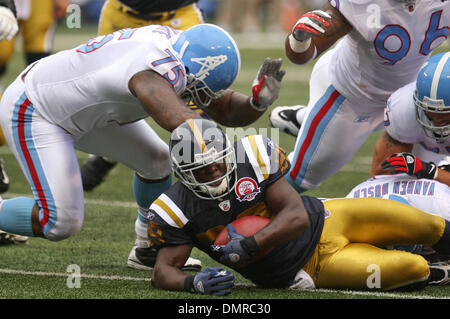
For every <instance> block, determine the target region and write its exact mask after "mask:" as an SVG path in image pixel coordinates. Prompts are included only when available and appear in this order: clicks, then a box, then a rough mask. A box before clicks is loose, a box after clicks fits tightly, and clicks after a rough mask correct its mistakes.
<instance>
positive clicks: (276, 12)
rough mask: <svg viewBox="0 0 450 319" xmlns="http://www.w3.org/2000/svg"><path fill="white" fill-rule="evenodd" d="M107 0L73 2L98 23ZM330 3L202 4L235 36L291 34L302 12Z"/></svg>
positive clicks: (202, 0) (239, 0)
mask: <svg viewBox="0 0 450 319" xmlns="http://www.w3.org/2000/svg"><path fill="white" fill-rule="evenodd" d="M104 1H105V0H71V2H72V3H76V4H78V5H80V6H81V8H82V12H83V19H84V21H85V22H87V23H95V24H96V23H97V22H98V18H99V15H100V11H101V8H102V6H103V3H104ZM325 1H326V0H199V2H198V5H199V7H200V8H201V9H202V10H203V12H204V14H205V17H206V21H207V22H210V23H216V24H218V25H220V26H222V27H224V28H225V29H227V30H229V31H232V32H233V33H238V32H239V33H253V32H279V31H288V30H290V29H291V28H292V26H293V25H294V24H295V22H296V21H297V19H298V17H299V16H300V12H302V13H303V12H307V11H310V10H312V9H316V8H320V7H321V6H322V5H323V3H324V2H325Z"/></svg>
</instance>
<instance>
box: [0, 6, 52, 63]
mask: <svg viewBox="0 0 450 319" xmlns="http://www.w3.org/2000/svg"><path fill="white" fill-rule="evenodd" d="M54 22H55V19H54V17H53V0H32V1H31V14H30V17H29V18H28V19H26V20H19V26H20V32H21V34H22V37H23V47H24V51H25V52H26V53H49V52H51V51H52V44H53V31H54ZM16 37H17V36H16ZM16 37H15V38H13V39H12V40H11V41H6V40H2V41H0V66H3V65H5V64H6V63H7V62H8V61H9V59H10V58H11V56H12V55H13V54H14V44H15V41H16Z"/></svg>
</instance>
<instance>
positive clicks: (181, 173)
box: [171, 128, 237, 200]
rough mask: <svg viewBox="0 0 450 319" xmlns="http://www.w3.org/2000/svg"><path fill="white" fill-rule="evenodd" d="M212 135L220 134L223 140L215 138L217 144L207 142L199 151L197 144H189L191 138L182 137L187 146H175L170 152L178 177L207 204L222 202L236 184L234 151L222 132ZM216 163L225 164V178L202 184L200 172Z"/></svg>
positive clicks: (220, 177) (223, 176)
mask: <svg viewBox="0 0 450 319" xmlns="http://www.w3.org/2000/svg"><path fill="white" fill-rule="evenodd" d="M212 132H213V133H214V134H216V133H217V132H220V134H221V137H220V138H217V135H214V136H216V140H212V141H211V142H209V143H208V142H206V143H205V144H206V145H203V146H202V149H199V148H197V147H196V146H198V144H197V143H191V142H190V141H188V138H190V137H189V136H183V138H182V140H184V141H185V143H183V144H182V143H179V144H178V145H180V146H178V147H177V146H176V145H175V146H173V147H172V150H171V157H172V163H173V167H174V171H175V175H176V176H177V177H178V179H179V180H180V181H181V182H182V183H183V184H184V185H185V186H186V187H187V188H188V189H189V190H191V191H192V192H193V193H194V194H195V195H196V196H197V197H199V198H202V199H208V200H210V199H221V198H223V197H224V196H226V195H228V194H229V193H231V192H232V191H233V190H234V185H235V183H236V180H237V179H236V177H237V169H236V168H237V165H236V156H235V153H234V147H233V146H232V145H231V144H230V142H229V140H228V138H227V136H226V135H225V133H223V132H222V131H221V130H220V129H219V128H216V129H213V131H212ZM215 163H217V164H224V168H225V172H224V174H223V175H221V176H219V177H214V178H213V179H211V180H206V181H205V180H199V178H198V174H199V173H200V170H203V169H205V168H207V167H208V166H209V165H213V164H215ZM222 167H223V166H222ZM203 174H205V173H203ZM203 179H204V178H203Z"/></svg>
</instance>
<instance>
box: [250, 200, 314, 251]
mask: <svg viewBox="0 0 450 319" xmlns="http://www.w3.org/2000/svg"><path fill="white" fill-rule="evenodd" d="M302 208H303V210H301V209H300V207H286V209H283V210H282V211H280V212H279V213H278V214H277V216H276V217H275V218H274V219H273V220H272V221H271V222H270V224H268V225H267V226H266V227H265V228H263V229H262V230H261V231H259V232H258V233H256V234H255V240H256V243H257V244H258V247H259V248H260V249H261V250H265V249H268V248H271V247H274V246H277V245H279V244H282V243H285V242H288V241H289V240H291V239H293V238H295V237H297V236H300V235H301V234H302V233H303V232H304V231H305V230H306V229H307V228H308V227H309V224H310V221H309V217H308V214H307V213H306V210H305V208H304V207H302Z"/></svg>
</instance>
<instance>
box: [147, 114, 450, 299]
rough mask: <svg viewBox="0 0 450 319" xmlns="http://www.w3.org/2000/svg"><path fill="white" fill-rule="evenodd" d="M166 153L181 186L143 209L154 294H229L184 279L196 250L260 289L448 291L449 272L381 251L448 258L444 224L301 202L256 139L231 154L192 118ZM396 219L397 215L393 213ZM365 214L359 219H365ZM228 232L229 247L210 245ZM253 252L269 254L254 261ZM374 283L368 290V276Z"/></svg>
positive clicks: (403, 212)
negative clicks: (247, 230) (254, 221)
mask: <svg viewBox="0 0 450 319" xmlns="http://www.w3.org/2000/svg"><path fill="white" fill-rule="evenodd" d="M170 154H171V159H172V163H173V167H174V170H175V174H176V176H178V177H179V181H178V182H177V183H176V184H174V185H173V186H172V187H171V188H170V189H168V190H167V191H166V192H165V193H164V194H162V195H161V196H159V198H158V199H157V200H156V201H154V202H153V204H152V205H151V206H150V210H149V215H148V218H149V219H150V220H151V221H150V224H149V228H148V231H149V237H150V241H151V244H152V245H153V246H156V247H160V248H159V252H158V256H157V260H156V264H155V267H154V271H153V276H152V284H153V286H155V287H157V288H162V289H169V290H185V291H192V292H196V293H200V294H215V295H226V294H229V293H230V292H231V288H232V287H233V280H234V275H233V274H232V273H231V272H230V271H227V270H224V269H222V268H220V267H215V268H206V269H204V270H203V271H201V272H200V273H198V274H197V275H195V276H193V275H188V274H186V273H184V272H183V271H182V270H181V267H182V265H183V264H184V263H185V261H186V259H187V258H188V256H189V255H190V252H191V250H192V248H193V247H197V248H199V249H200V250H202V251H204V252H205V253H207V254H208V255H209V256H210V257H212V258H213V259H214V260H216V261H217V262H220V263H222V264H225V265H227V266H229V267H231V268H233V269H234V270H235V271H237V272H239V273H240V274H241V275H243V276H244V277H245V278H247V279H250V280H251V281H252V282H254V283H255V284H257V285H258V286H261V287H265V288H315V287H317V288H334V289H371V288H373V289H380V290H394V289H399V290H404V289H419V288H422V287H424V286H425V285H427V284H447V283H449V282H450V279H449V275H450V273H449V272H450V266H449V265H446V266H444V265H428V264H427V262H426V260H425V259H424V258H423V257H422V256H419V255H414V254H411V253H408V252H405V251H398V250H386V249H381V248H378V247H381V246H385V245H393V244H399V243H402V244H405V243H410V244H413V243H427V244H429V245H432V246H433V247H434V248H435V249H436V250H437V251H440V252H442V253H448V252H450V245H449V244H450V222H448V221H445V220H444V219H443V218H442V217H439V216H434V215H431V214H427V213H424V212H422V211H420V210H418V209H416V208H413V207H411V206H408V205H405V204H402V203H399V202H396V201H389V200H384V199H368V198H364V199H332V200H327V201H325V202H321V201H320V200H318V199H316V198H312V197H308V196H299V195H298V193H297V192H296V191H295V189H294V188H292V187H291V186H290V185H289V183H287V181H286V180H285V179H284V178H282V177H283V175H284V174H286V173H287V172H288V171H289V168H290V164H289V161H288V160H287V158H286V155H285V153H284V151H283V150H281V149H280V148H279V147H278V146H277V145H274V144H273V143H272V142H271V141H270V140H269V139H268V138H266V137H264V136H262V135H256V136H255V135H253V136H248V137H246V138H243V139H241V140H239V141H238V142H236V143H235V144H234V145H231V144H230V142H229V141H228V138H227V136H226V135H225V133H224V132H223V131H222V130H221V129H220V128H219V127H218V126H217V125H216V124H215V123H214V122H212V121H208V120H205V119H190V120H187V121H186V122H185V123H183V124H182V125H180V126H179V127H178V128H177V129H175V130H174V131H173V132H172V135H171V139H170ZM392 211H395V212H396V214H392ZM362 213H363V214H362ZM249 215H260V216H264V217H268V218H270V219H271V222H270V223H269V224H268V225H267V226H266V227H264V228H263V229H261V230H260V231H258V232H256V233H255V234H254V235H252V236H247V237H246V236H243V235H241V234H239V233H238V232H237V231H236V229H235V228H234V227H233V226H231V224H230V223H231V222H232V221H234V220H236V219H239V218H240V217H244V216H249ZM225 227H227V232H228V237H229V241H228V243H227V244H226V245H223V246H214V245H213V243H214V242H215V239H216V237H217V236H218V234H219V233H220V232H221V230H222V229H223V228H225ZM260 252H265V253H266V255H264V256H262V257H260V259H255V256H257V255H258V254H259V253H260ZM372 266H376V267H378V269H379V272H380V274H381V277H380V282H379V284H378V285H375V286H374V287H372V286H369V285H368V281H369V280H368V277H369V276H370V274H371V273H370V272H369V273H368V269H369V267H372Z"/></svg>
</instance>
